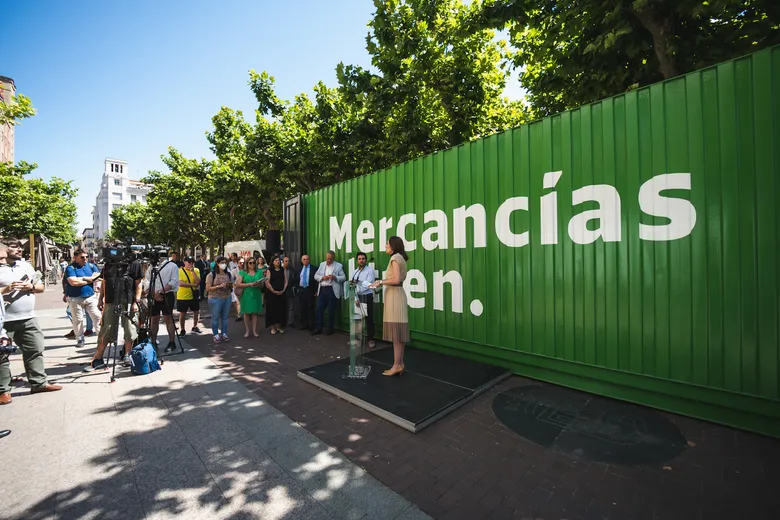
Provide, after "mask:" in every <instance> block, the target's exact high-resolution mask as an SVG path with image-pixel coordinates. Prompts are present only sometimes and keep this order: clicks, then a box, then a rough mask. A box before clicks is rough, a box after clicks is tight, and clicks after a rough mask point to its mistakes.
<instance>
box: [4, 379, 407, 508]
mask: <svg viewBox="0 0 780 520" xmlns="http://www.w3.org/2000/svg"><path fill="white" fill-rule="evenodd" d="M215 368H216V367H215ZM165 372H167V371H166V370H163V371H161V372H157V373H155V374H157V375H156V376H155V374H152V376H144V377H138V378H128V380H126V381H125V380H123V381H121V382H120V383H118V384H116V385H111V386H110V387H106V388H99V389H98V390H97V391H98V392H111V393H112V394H113V398H112V399H109V397H108V396H106V395H101V396H95V399H101V400H102V401H103V403H104V404H102V405H99V406H92V407H89V405H88V403H87V404H84V408H83V410H81V411H79V409H76V410H75V411H74V413H75V414H78V413H81V414H82V415H81V416H79V419H77V420H74V421H73V422H74V424H70V425H69V426H68V425H66V428H65V430H66V431H64V432H63V434H62V442H63V453H62V455H61V465H60V473H59V481H58V485H57V491H56V492H52V493H50V494H49V495H47V496H45V497H44V498H42V499H40V500H38V501H37V502H35V503H32V504H29V505H26V507H25V511H24V512H23V514H20V515H19V516H17V517H16V518H20V519H21V518H24V519H25V520H43V519H45V518H52V517H54V516H55V515H56V517H57V518H58V519H65V520H67V519H76V518H99V519H110V518H121V519H128V520H133V519H136V518H152V517H153V518H168V517H181V518H201V517H203V518H205V517H208V518H209V519H210V520H216V519H222V518H225V519H231V520H233V519H240V518H262V519H271V520H285V519H290V520H292V519H296V520H306V519H320V518H324V519H331V518H332V519H336V518H338V519H352V518H354V519H360V518H372V519H375V518H376V519H381V518H388V519H391V518H397V517H398V516H399V515H401V514H402V513H404V512H406V514H407V515H408V514H409V513H410V512H411V511H413V509H409V508H410V506H411V504H409V503H408V502H406V501H405V500H403V499H401V498H400V497H399V496H397V495H395V494H394V493H392V492H391V491H390V490H388V489H387V488H384V486H382V485H381V484H379V483H378V482H377V481H376V480H375V479H373V478H372V477H370V476H369V475H367V474H366V473H365V472H364V471H363V470H361V469H360V468H358V467H357V466H354V465H353V464H351V463H350V462H349V461H348V460H347V459H346V458H345V457H344V456H343V455H341V454H340V453H338V452H337V451H336V450H334V449H332V448H329V447H328V446H326V445H324V444H323V443H321V442H320V441H319V440H318V439H317V438H316V437H314V436H312V435H311V434H309V433H308V432H306V431H305V430H304V429H303V428H301V427H300V425H298V424H297V423H294V422H293V421H292V420H291V419H289V418H287V417H286V416H285V415H283V414H281V413H279V412H278V411H277V410H275V409H273V408H271V407H270V406H268V405H267V404H265V403H264V402H262V401H260V400H259V399H257V397H256V396H255V395H254V394H252V393H251V392H249V391H248V390H247V389H246V388H244V387H243V386H242V385H241V384H240V383H238V382H236V381H235V380H233V379H232V378H229V377H225V375H224V373H222V372H221V371H218V370H215V374H214V376H213V377H207V378H205V379H206V382H202V383H198V384H195V383H193V382H192V381H189V380H187V379H186V378H181V379H178V378H176V377H171V375H170V374H169V375H165ZM171 372H172V371H171ZM149 381H152V382H151V383H150V382H149ZM109 402H110V403H111V404H107V403H109ZM407 510H408V511H407ZM12 511H13V510H12ZM410 518H411V517H410Z"/></svg>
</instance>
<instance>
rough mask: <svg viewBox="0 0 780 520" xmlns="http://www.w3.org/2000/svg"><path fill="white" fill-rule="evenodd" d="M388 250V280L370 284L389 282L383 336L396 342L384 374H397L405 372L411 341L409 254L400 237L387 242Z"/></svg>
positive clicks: (383, 284)
mask: <svg viewBox="0 0 780 520" xmlns="http://www.w3.org/2000/svg"><path fill="white" fill-rule="evenodd" d="M385 253H387V254H388V255H390V263H389V264H388V265H387V271H386V272H385V276H386V278H385V279H384V280H377V281H376V282H374V283H372V284H371V285H370V286H369V287H372V288H376V287H379V286H386V287H387V289H386V290H385V298H384V303H385V309H384V318H383V320H382V322H383V324H382V338H383V339H384V340H385V341H392V342H393V367H392V368H391V369H390V370H385V371H384V372H382V375H385V376H395V375H400V374H403V373H404V345H405V344H406V343H408V342H409V309H408V307H407V303H406V292H405V291H404V288H403V283H404V280H406V261H407V260H409V256H408V255H407V254H406V251H405V250H404V241H403V240H401V238H400V237H390V240H388V241H387V245H385Z"/></svg>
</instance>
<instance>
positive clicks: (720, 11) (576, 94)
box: [465, 0, 780, 116]
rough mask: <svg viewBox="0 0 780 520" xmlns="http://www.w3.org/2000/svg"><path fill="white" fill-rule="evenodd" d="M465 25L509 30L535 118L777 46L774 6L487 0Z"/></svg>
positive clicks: (744, 1) (759, 1) (778, 12)
mask: <svg viewBox="0 0 780 520" xmlns="http://www.w3.org/2000/svg"><path fill="white" fill-rule="evenodd" d="M481 4H482V5H481V8H479V9H477V10H476V11H475V15H474V16H472V17H471V19H470V20H469V23H468V24H467V29H465V30H466V31H467V32H468V31H471V30H474V29H479V28H482V27H493V28H498V29H507V30H508V31H509V34H510V43H511V45H512V47H514V49H515V51H514V56H513V63H514V65H515V66H516V67H518V68H520V82H521V84H522V86H523V88H525V89H526V90H527V91H528V101H529V103H530V105H531V107H532V108H533V109H534V112H535V115H537V116H544V115H550V114H555V113H558V112H561V111H563V110H566V109H570V108H574V107H577V106H580V105H582V104H585V103H590V102H592V101H596V100H598V99H602V98H605V97H609V96H613V95H615V94H619V93H621V92H625V91H626V90H628V89H630V88H635V87H638V86H644V85H649V84H651V83H655V82H658V81H661V80H664V79H668V78H672V77H674V76H677V75H679V74H684V73H686V72H691V71H693V70H697V69H700V68H702V67H706V66H709V65H714V64H716V63H719V62H722V61H725V60H728V59H731V58H736V57H738V56H742V55H744V54H747V53H750V52H755V51H757V50H759V49H761V48H764V47H768V46H770V45H775V44H778V43H780V3H778V2H774V1H771V0H708V1H706V2H702V1H699V0H484V2H481Z"/></svg>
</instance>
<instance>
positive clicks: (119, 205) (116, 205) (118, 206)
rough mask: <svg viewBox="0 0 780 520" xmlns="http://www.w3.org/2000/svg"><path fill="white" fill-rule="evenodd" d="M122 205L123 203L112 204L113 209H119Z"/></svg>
mask: <svg viewBox="0 0 780 520" xmlns="http://www.w3.org/2000/svg"><path fill="white" fill-rule="evenodd" d="M121 207H122V205H121V204H114V205H113V206H112V209H119V208H121Z"/></svg>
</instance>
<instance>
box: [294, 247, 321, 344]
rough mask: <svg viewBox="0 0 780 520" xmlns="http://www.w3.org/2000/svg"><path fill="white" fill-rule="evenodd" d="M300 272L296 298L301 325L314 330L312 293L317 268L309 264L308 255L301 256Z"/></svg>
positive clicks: (315, 290) (314, 291) (314, 288)
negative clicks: (299, 308) (298, 304)
mask: <svg viewBox="0 0 780 520" xmlns="http://www.w3.org/2000/svg"><path fill="white" fill-rule="evenodd" d="M301 264H302V267H301V272H300V276H299V279H298V300H299V302H300V304H301V327H306V328H308V329H309V330H314V294H315V293H316V292H317V280H315V279H314V275H315V274H316V272H317V270H316V269H314V268H313V267H312V266H311V265H310V264H309V255H303V256H302V257H301Z"/></svg>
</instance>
